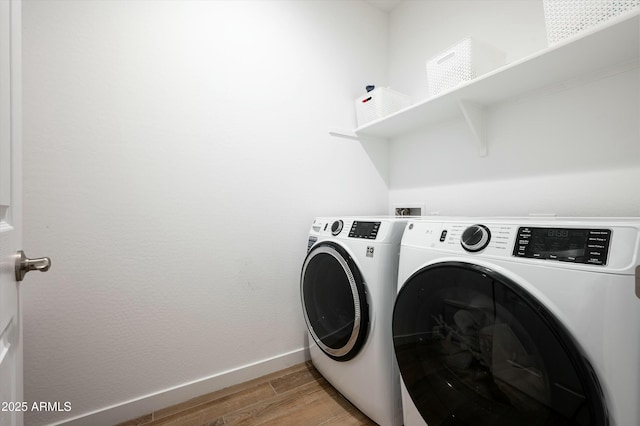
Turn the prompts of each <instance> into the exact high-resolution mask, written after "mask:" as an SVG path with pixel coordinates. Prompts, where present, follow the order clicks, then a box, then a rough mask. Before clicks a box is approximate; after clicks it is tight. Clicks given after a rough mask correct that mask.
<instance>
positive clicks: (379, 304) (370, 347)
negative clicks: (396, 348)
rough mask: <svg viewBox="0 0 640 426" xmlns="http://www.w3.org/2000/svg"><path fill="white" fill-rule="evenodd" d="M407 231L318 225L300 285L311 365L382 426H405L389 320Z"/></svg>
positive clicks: (355, 221) (384, 225) (361, 223)
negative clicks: (403, 236)
mask: <svg viewBox="0 0 640 426" xmlns="http://www.w3.org/2000/svg"><path fill="white" fill-rule="evenodd" d="M405 224H406V220H400V219H395V218H316V219H315V220H314V222H313V224H312V226H311V231H310V234H309V245H308V253H307V257H306V259H305V261H304V264H303V266H302V274H301V279H300V293H301V298H302V309H303V314H304V319H305V321H306V323H307V329H308V330H309V351H310V354H311V361H312V362H313V365H314V366H315V367H316V368H317V369H318V371H319V372H320V373H321V374H322V375H323V376H324V377H325V378H326V379H327V381H328V382H329V383H331V384H332V385H333V386H334V387H335V388H336V389H337V390H338V391H339V392H340V393H341V394H342V395H343V396H344V397H345V398H347V399H348V400H349V401H351V403H353V405H355V406H356V407H358V409H360V411H362V412H363V413H364V414H365V415H367V416H368V417H369V418H370V419H372V420H373V421H375V422H376V423H378V424H380V425H382V426H387V425H393V426H395V425H401V424H402V402H401V394H400V376H399V372H398V367H397V363H396V362H395V358H394V356H393V343H392V338H391V315H392V311H393V301H394V299H395V296H396V285H397V276H398V275H397V274H398V256H399V253H400V240H401V238H402V233H403V231H404V227H405Z"/></svg>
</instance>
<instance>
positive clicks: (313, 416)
mask: <svg viewBox="0 0 640 426" xmlns="http://www.w3.org/2000/svg"><path fill="white" fill-rule="evenodd" d="M142 425H144V426H218V425H279V426H280V425H292V426H294V425H295V426H307V425H309V426H317V425H323V426H325V425H326V426H329V425H341V426H342V425H368V426H375V423H374V422H373V421H371V420H370V419H369V418H368V417H366V416H365V415H364V414H362V413H361V412H360V411H358V409H357V408H356V407H354V406H353V405H352V404H351V403H350V402H349V401H347V400H346V399H345V398H344V397H342V395H340V394H339V393H338V392H337V391H336V390H335V389H334V388H333V387H332V386H331V385H330V384H329V383H328V382H327V381H326V380H325V379H324V378H323V377H322V376H321V375H320V373H318V371H317V370H316V369H315V368H313V365H312V364H311V363H310V362H306V363H303V364H298V365H295V366H293V367H290V368H287V369H285V370H282V371H278V372H276V373H272V374H269V375H267V376H264V377H261V378H258V379H255V380H251V381H249V382H246V383H241V384H239V385H235V386H231V387H229V388H226V389H222V390H219V391H217V392H213V393H210V394H207V395H202V396H200V397H197V398H194V399H191V400H189V401H186V402H183V403H181V404H177V405H174V406H172V407H168V408H165V409H163V410H159V411H155V412H153V413H150V414H147V415H145V416H142V417H139V418H137V419H133V420H130V421H128V422H125V423H121V424H120V425H118V426H142Z"/></svg>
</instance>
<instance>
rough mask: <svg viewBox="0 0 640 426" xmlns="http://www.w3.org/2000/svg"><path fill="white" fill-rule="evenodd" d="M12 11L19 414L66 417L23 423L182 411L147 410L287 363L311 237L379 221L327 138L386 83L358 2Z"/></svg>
mask: <svg viewBox="0 0 640 426" xmlns="http://www.w3.org/2000/svg"><path fill="white" fill-rule="evenodd" d="M23 8H24V14H23V19H24V20H23V32H24V58H23V59H24V191H25V194H24V203H25V206H24V210H25V216H24V223H25V234H24V248H25V251H26V252H27V253H28V254H30V255H31V256H40V255H46V256H50V257H51V258H52V260H53V266H52V268H51V270H50V271H49V272H48V273H47V274H36V273H31V274H29V276H28V277H27V278H26V280H25V282H24V284H23V287H22V290H23V295H24V321H25V337H24V338H25V389H26V395H25V396H26V398H27V399H28V400H29V401H69V402H71V404H72V411H71V412H59V413H57V412H49V413H46V412H43V413H27V419H26V423H27V424H29V425H39V424H44V423H50V422H55V421H59V420H63V419H70V418H74V417H82V416H84V415H85V414H87V413H91V412H93V411H98V412H99V411H100V410H102V409H104V408H109V407H110V406H115V407H112V408H113V409H112V410H110V411H107V413H106V414H105V413H98V414H95V415H94V416H93V417H87V418H85V419H84V420H83V421H78V422H75V423H74V424H82V423H83V422H84V423H85V424H93V425H95V424H101V423H102V424H110V423H115V422H116V421H122V420H126V419H127V417H134V416H136V415H140V414H144V413H145V412H146V411H145V410H150V409H151V408H154V404H155V405H158V404H168V403H170V402H175V401H171V398H174V399H175V398H178V397H185V398H186V397H188V396H189V395H190V394H189V391H187V392H183V393H182V394H179V395H178V396H176V395H177V394H176V393H175V392H174V393H171V392H170V394H171V395H173V396H170V397H168V398H164V399H162V398H161V397H160V396H158V397H153V394H155V393H162V392H163V391H166V390H170V389H171V388H174V387H177V388H180V387H181V385H183V384H187V383H190V382H193V381H196V382H197V381H199V380H204V383H205V385H206V386H204V387H203V386H201V387H198V386H195V385H194V386H191V387H190V389H192V391H191V392H201V393H204V392H205V391H206V390H209V391H210V390H213V389H215V388H218V387H221V386H226V385H229V384H230V383H228V382H229V381H233V380H241V379H247V378H249V377H248V376H251V375H254V376H255V375H261V374H264V373H266V372H269V371H271V370H273V369H279V368H283V367H285V366H287V365H288V364H291V363H295V362H301V361H302V360H303V358H304V356H305V355H304V351H303V348H304V346H305V345H306V342H305V334H306V332H305V327H304V323H303V320H302V316H301V315H302V314H301V309H300V301H299V294H298V285H299V284H298V280H299V268H300V265H301V263H302V260H303V258H304V254H305V248H306V236H307V232H308V229H309V226H310V223H311V221H312V219H313V217H314V216H316V215H339V214H384V213H386V212H387V209H388V205H387V190H388V188H387V184H386V182H385V176H381V175H380V174H379V173H378V171H377V169H376V167H374V166H373V164H372V162H371V161H370V160H369V157H368V155H367V153H366V152H365V150H364V149H363V147H362V146H361V145H360V144H358V143H357V142H355V141H348V140H345V139H339V138H333V137H331V136H329V135H328V132H327V131H328V129H329V128H330V127H333V126H336V127H345V128H351V127H354V124H355V114H354V111H353V99H355V98H356V97H357V96H359V95H360V94H361V93H362V91H363V88H364V85H366V84H369V83H370V82H374V83H378V82H384V81H385V79H386V43H387V40H388V37H387V25H386V24H387V16H386V15H385V14H383V13H382V12H380V11H378V10H376V9H374V8H372V7H370V6H368V5H366V4H365V3H364V2H361V1H359V0H356V1H322V2H316V1H304V2H300V1H295V0H291V1H277V0H274V1H262V0H256V1H207V2H202V1H147V0H144V1H126V2H125V1H96V0H89V1H88V0H80V1H72V0H65V1H53V0H52V1H36V0H25V1H24V6H23ZM256 363H257V367H256V366H255V365H254V366H253V367H250V368H244V367H245V366H249V365H252V364H256ZM235 370H238V371H241V372H242V371H245V370H246V372H245V373H238V374H235V375H231V376H230V377H231V379H229V375H225V372H229V371H235ZM236 373H237V371H236ZM207 378H209V379H208V380H207ZM205 389H206V390H205ZM149 395H152V397H151V398H147V399H143V400H142V401H143V402H145V401H146V402H145V403H144V404H142V403H140V404H137V403H131V404H129V405H126V403H127V402H131V401H135V400H138V399H140V398H143V397H145V396H149ZM191 396H193V395H191ZM165 397H166V395H165ZM154 398H155V399H154ZM149 401H150V402H149ZM138 402H139V401H138ZM120 404H125V405H124V406H123V407H117V406H118V405H120ZM156 408H157V407H156Z"/></svg>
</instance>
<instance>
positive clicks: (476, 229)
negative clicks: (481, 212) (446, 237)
mask: <svg viewBox="0 0 640 426" xmlns="http://www.w3.org/2000/svg"><path fill="white" fill-rule="evenodd" d="M490 240H491V231H489V228H487V227H486V226H484V225H471V226H469V227H468V228H467V229H465V230H464V232H463V233H462V237H461V238H460V244H461V245H462V248H463V249H465V250H466V251H469V252H476V251H480V250H482V249H484V248H485V247H487V246H488V245H489V241H490Z"/></svg>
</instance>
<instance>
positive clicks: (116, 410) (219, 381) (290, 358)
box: [50, 348, 309, 426]
mask: <svg viewBox="0 0 640 426" xmlns="http://www.w3.org/2000/svg"><path fill="white" fill-rule="evenodd" d="M308 360H309V350H308V348H300V349H296V350H294V351H291V352H287V353H284V354H280V355H277V356H274V357H272V358H268V359H264V360H260V361H257V362H254V363H251V364H247V365H243V366H241V367H238V368H234V369H231V370H227V371H223V372H221V373H217V374H214V375H212V376H210V377H205V378H203V379H199V380H194V381H192V382H189V383H184V384H181V385H178V386H175V387H172V388H168V389H166V390H163V391H160V392H156V393H153V394H149V395H145V396H143V397H140V398H136V399H132V400H129V401H125V402H122V403H120V404H115V405H111V406H108V407H104V408H101V409H99V410H95V411H91V412H88V413H85V414H81V415H79V416H75V417H72V418H69V419H66V420H62V421H59V422H57V423H52V424H51V425H50V426H56V425H65V426H97V425H105V426H107V425H114V424H118V423H121V422H125V421H127V420H132V419H135V418H137V417H140V416H144V415H145V414H148V413H151V412H153V411H157V410H160V409H162V408H166V407H170V406H172V405H175V404H178V403H180V402H183V401H187V400H189V399H191V398H195V397H197V396H200V395H204V394H207V393H210V392H215V391H217V390H220V389H224V388H226V387H229V386H233V385H235V384H238V383H242V382H246V381H249V380H253V379H256V378H258V377H261V376H265V375H267V374H270V373H273V372H276V371H279V370H283V369H285V368H288V367H291V366H293V365H296V364H299V363H301V362H305V361H308Z"/></svg>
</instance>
